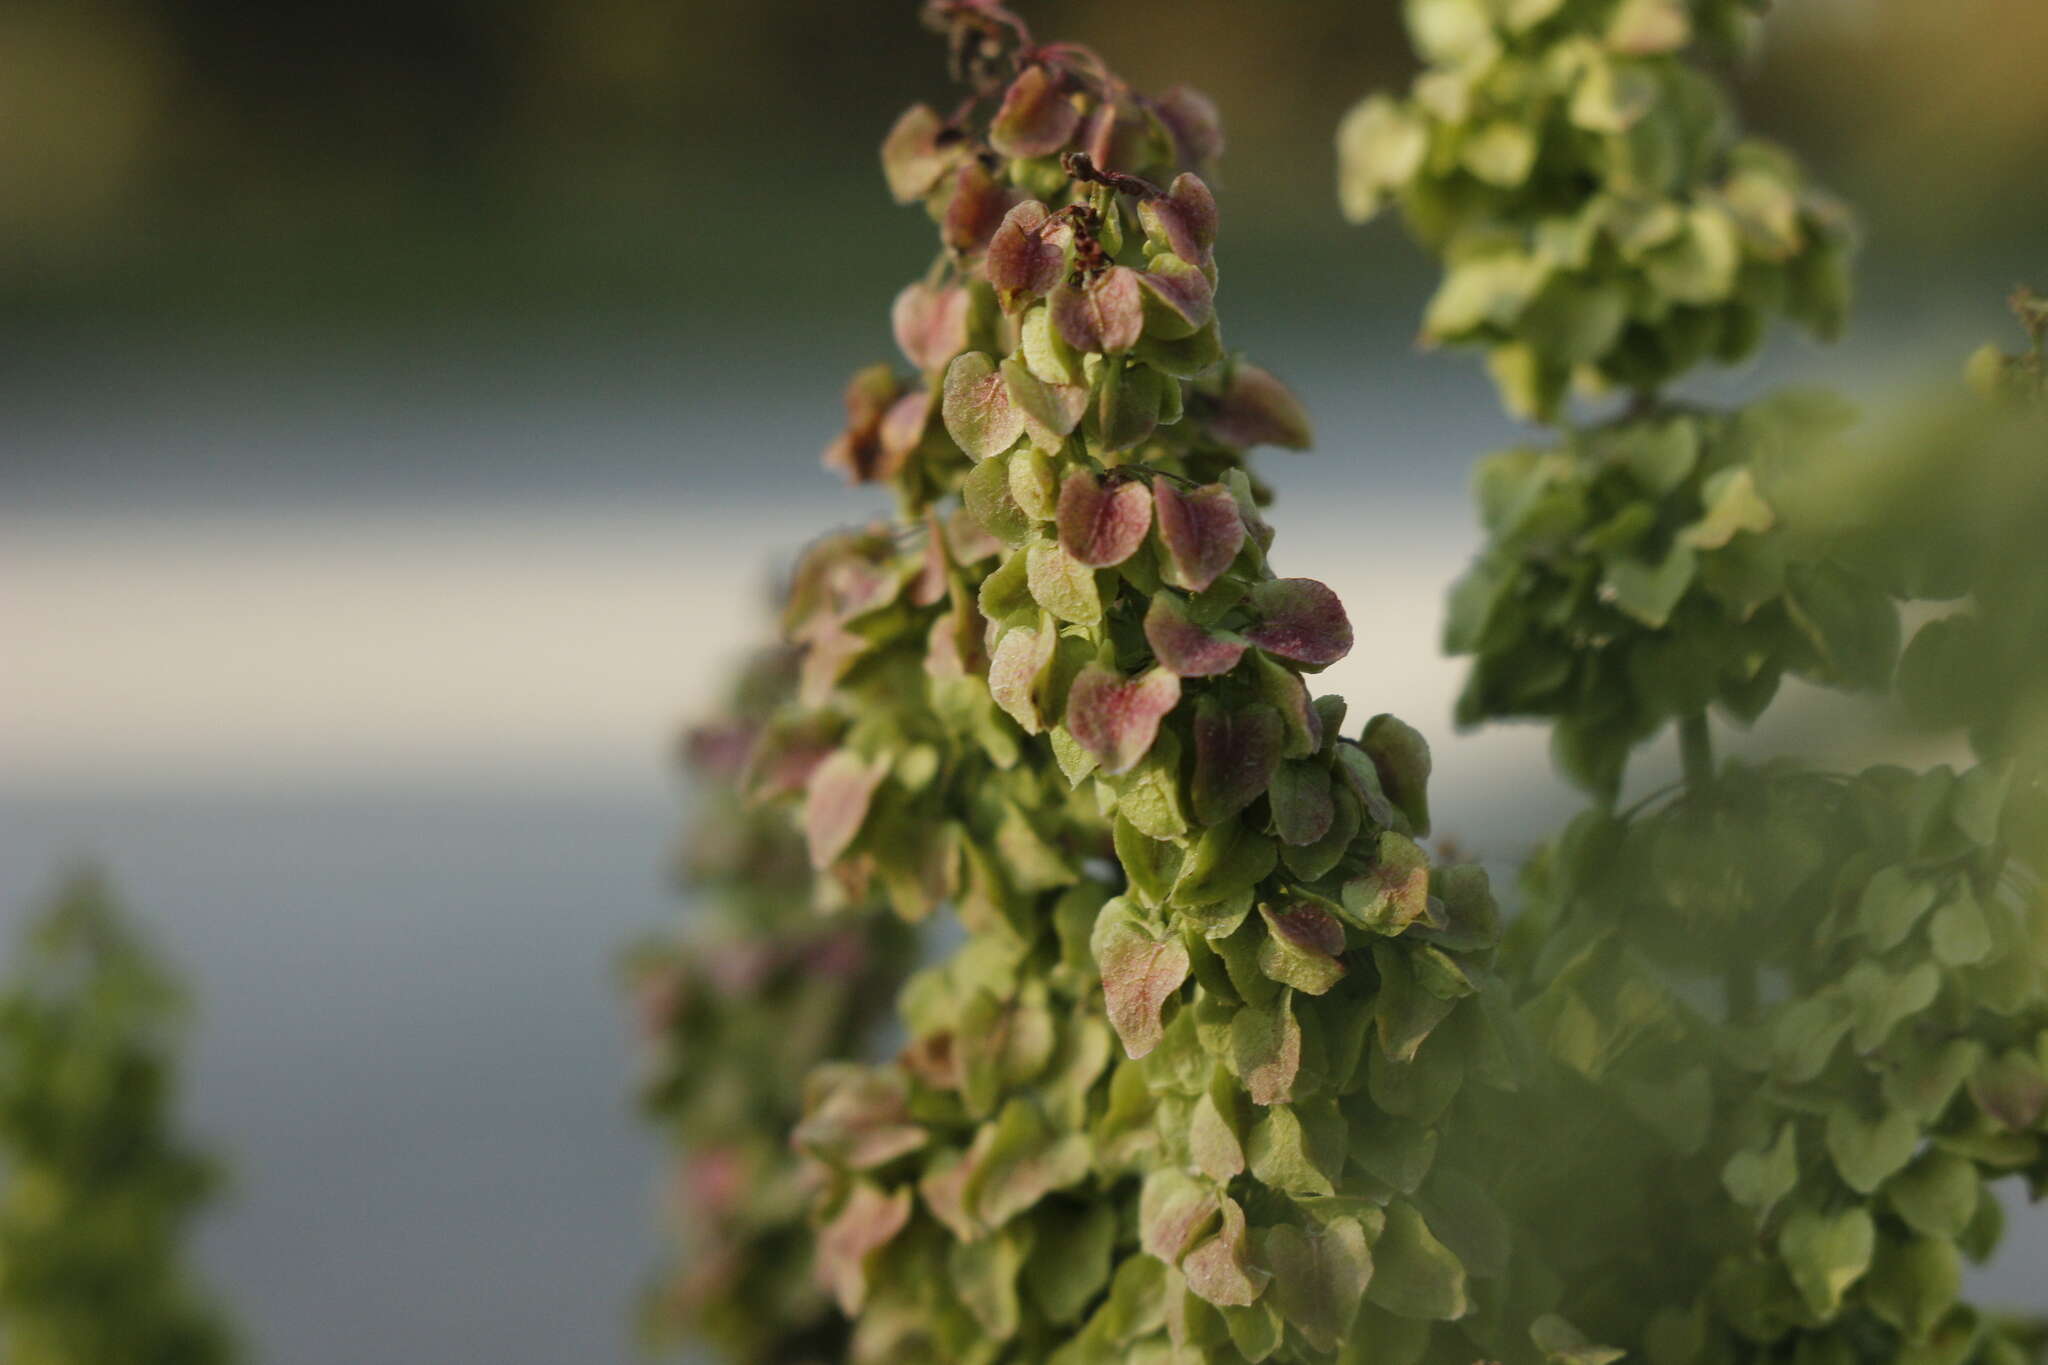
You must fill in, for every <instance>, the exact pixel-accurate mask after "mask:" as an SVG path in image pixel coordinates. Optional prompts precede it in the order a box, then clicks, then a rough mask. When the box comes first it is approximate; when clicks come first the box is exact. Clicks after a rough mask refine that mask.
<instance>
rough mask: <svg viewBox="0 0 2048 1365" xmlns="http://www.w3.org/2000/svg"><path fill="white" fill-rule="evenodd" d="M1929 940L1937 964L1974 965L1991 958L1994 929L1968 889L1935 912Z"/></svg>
mask: <svg viewBox="0 0 2048 1365" xmlns="http://www.w3.org/2000/svg"><path fill="white" fill-rule="evenodd" d="M1927 941H1928V943H1929V944H1930V945H1931V946H1932V947H1933V949H1934V959H1935V961H1937V962H1939V963H1941V964H1942V965H1943V966H1946V967H1968V966H1973V965H1975V964H1976V963H1979V962H1982V961H1983V960H1984V959H1985V958H1987V957H1989V956H1990V955H1991V926H1990V924H1989V923H1987V922H1986V921H1985V918H1984V910H1983V907H1981V906H1979V905H1978V904H1977V898H1976V897H1975V896H1974V895H1972V894H1971V893H1970V891H1969V889H1968V888H1963V889H1962V892H1961V894H1960V895H1958V896H1957V897H1956V899H1954V900H1952V901H1950V902H1949V903H1948V904H1947V905H1944V906H1942V907H1941V908H1940V909H1939V910H1937V911H1935V912H1934V919H1933V920H1932V921H1931V922H1930V923H1929V925H1928V927H1927Z"/></svg>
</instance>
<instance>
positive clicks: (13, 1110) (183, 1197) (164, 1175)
mask: <svg viewBox="0 0 2048 1365" xmlns="http://www.w3.org/2000/svg"><path fill="white" fill-rule="evenodd" d="M180 1013H181V997H180V991H179V989H178V987H177V984H176V982H175V981H174V980H173V979H172V978H171V976H170V975H169V973H168V972H167V971H166V969H165V968H164V967H163V966H162V965H161V964H160V963H159V962H158V961H157V960H156V958H155V957H154V955H153V954H152V953H151V952H150V950H149V948H148V947H147V945H146V944H145V943H144V942H143V940H142V939H141V937H140V936H139V935H138V933H137V932H136V930H135V929H134V927H133V926H132V925H131V924H130V923H129V922H128V921H127V919H126V917H125V916H124V915H123V914H122V913H121V912H120V910H119V909H118V908H117V907H116V905H115V904H114V901H113V899H112V897H111V895H110V893H109V892H108V891H107V889H106V887H105V885H104V884H103V883H102V882H101V881H100V880H99V878H98V877H96V876H94V875H92V874H90V873H81V874H78V875H75V876H73V877H71V878H70V879H69V880H67V881H66V882H65V883H64V885H63V886H62V887H61V888H60V889H59V890H58V892H57V894H56V895H55V896H54V897H53V898H52V899H51V901H50V903H49V906H48V908H47V909H45V910H44V911H43V912H42V913H41V914H39V915H38V916H36V917H35V918H34V919H33V920H32V921H31V922H30V923H29V924H28V925H27V927H26V930H25V932H24V934H23V936H22V939H21V942H20V944H19V947H18V951H17V953H16V955H15V957H14V961H13V963H12V965H11V970H10V971H9V973H8V979H7V981H6V984H5V986H4V989H0V1161H4V1163H5V1167H6V1174H7V1185H6V1196H5V1202H4V1205H0V1354H4V1356H5V1358H6V1359H7V1360H9V1361H13V1362H17V1365H131V1363H132V1362H135V1361H144V1360H146V1361H152V1362H155V1361H162V1362H164V1363H165V1365H212V1363H213V1362H218V1361H226V1360H231V1359H233V1358H234V1357H235V1354H236V1352H235V1349H234V1342H233V1336H232V1333H231V1331H230V1329H229V1326H228V1324H227V1322H226V1320H225V1318H223V1316H222V1315H221V1314H220V1313H219V1311H218V1310H217V1309H216V1308H214V1306H213V1305H212V1304H211V1303H209V1302H208V1301H207V1299H206V1298H205V1296H204V1295H203V1294H202V1293H201V1292H200V1291H199V1290H198V1289H197V1288H196V1287H195V1286H194V1285H193V1283H192V1282H191V1279H190V1277H189V1274H188V1272H187V1270H186V1268H185V1266H184V1265H183V1263H182V1261H183V1254H182V1243H183V1239H184V1236H185V1233H186V1229H187V1228H188V1226H189V1225H190V1223H191V1221H192V1219H193V1218H194V1216H195V1215H197V1214H198V1213H199V1211H200V1210H201V1209H202V1208H203V1207H204V1205H205V1203H206V1201H207V1199H208V1198H209V1197H210V1196H211V1194H212V1193H213V1192H214V1190H215V1188H216V1187H217V1185H218V1182H219V1172H218V1169H217V1167H216V1166H215V1164H214V1163H213V1161H212V1160H211V1159H210V1158H208V1157H207V1156H205V1155H203V1154H202V1153H200V1152H199V1151H197V1150H196V1149H194V1148H192V1147H191V1146H189V1145H188V1144H187V1143H186V1142H184V1141H183V1140H182V1139H181V1138H180V1137H179V1136H178V1135H177V1134H176V1132H175V1130H174V1128H173V1126H172V1112H171V1109H172V1104H173V1102H174V1100H175V1096H176V1082H177V1071H176V1064H177V1059H176V1053H175V1045H174V1028H175V1026H176V1024H177V1022H178V1019H179V1015H180Z"/></svg>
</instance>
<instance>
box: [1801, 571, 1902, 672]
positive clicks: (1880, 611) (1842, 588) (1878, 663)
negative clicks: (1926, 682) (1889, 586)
mask: <svg viewBox="0 0 2048 1365" xmlns="http://www.w3.org/2000/svg"><path fill="white" fill-rule="evenodd" d="M1785 605H1786V608H1787V609H1788V610H1789V611H1790V613H1791V615H1792V621H1793V624H1795V625H1796V626H1798V627H1799V629H1800V631H1801V632H1802V633H1803V634H1804V635H1805V636H1806V638H1807V640H1808V641H1809V642H1810V643H1811V644H1812V646H1813V649H1814V653H1815V655H1816V658H1817V661H1818V662H1817V668H1816V670H1815V676H1816V677H1817V678H1818V680H1819V681H1821V682H1825V683H1827V684H1829V685H1830V686H1834V687H1848V688H1860V689H1864V690H1868V691H1881V690H1882V689H1883V688H1885V687H1886V686H1887V685H1889V683H1890V682H1891V676H1892V665H1893V663H1894V661H1895V660H1896V659H1897V657H1898V653H1899V615H1898V611H1897V609H1896V608H1895V607H1894V606H1893V604H1892V601H1891V599H1890V598H1888V597H1887V596H1885V594H1884V592H1883V590H1882V589H1880V588H1878V587H1877V586H1876V585H1874V584H1872V583H1869V582H1867V581H1865V580H1863V579H1860V578H1858V577H1856V576H1855V575H1853V574H1851V573H1849V572H1848V571H1846V570H1844V569H1841V568H1838V567H1836V566H1835V565H1834V564H1833V563H1832V562H1823V563H1820V564H1817V565H1794V566H1792V567H1791V568H1789V569H1787V570H1786V576H1785Z"/></svg>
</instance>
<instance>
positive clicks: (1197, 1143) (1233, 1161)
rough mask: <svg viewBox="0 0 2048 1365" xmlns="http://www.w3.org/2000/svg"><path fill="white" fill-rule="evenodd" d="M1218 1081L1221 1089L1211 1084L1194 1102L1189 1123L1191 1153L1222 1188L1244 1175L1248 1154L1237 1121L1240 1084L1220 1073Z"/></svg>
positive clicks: (1199, 1166) (1201, 1168)
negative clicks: (1232, 1179) (1234, 1178)
mask: <svg viewBox="0 0 2048 1365" xmlns="http://www.w3.org/2000/svg"><path fill="white" fill-rule="evenodd" d="M1217 1079H1218V1080H1220V1081H1221V1082H1222V1083H1221V1084H1220V1085H1218V1084H1214V1083H1212V1084H1211V1085H1210V1087H1209V1089H1207V1090H1205V1091H1203V1092H1202V1094H1201V1095H1200V1096H1199V1097H1198V1098H1197V1099H1196V1100H1195V1111H1194V1115H1193V1117H1192V1118H1191V1119H1190V1120H1189V1122H1188V1153H1189V1155H1190V1156H1192V1157H1193V1158H1194V1162H1195V1165H1196V1166H1197V1167H1198V1168H1200V1170H1201V1172H1202V1174H1204V1175H1206V1176H1208V1177H1209V1178H1210V1179H1211V1180H1214V1181H1216V1182H1217V1183H1219V1184H1223V1183H1226V1182H1228V1181H1229V1180H1230V1179H1231V1178H1232V1177H1234V1176H1238V1175H1242V1174H1243V1173H1244V1169H1245V1154H1244V1144H1243V1142H1242V1141H1240V1140H1239V1138H1238V1133H1237V1123H1236V1117H1235V1116H1236V1111H1237V1093H1238V1092H1237V1084H1236V1082H1235V1081H1234V1080H1232V1079H1230V1077H1229V1074H1228V1073H1227V1072H1223V1071H1221V1069H1219V1070H1218V1073H1217ZM1219 1096H1221V1098H1219Z"/></svg>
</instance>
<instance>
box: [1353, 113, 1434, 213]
mask: <svg viewBox="0 0 2048 1365" xmlns="http://www.w3.org/2000/svg"><path fill="white" fill-rule="evenodd" d="M1428 151H1429V126H1428V124H1427V123H1425V122H1424V121H1423V120H1422V119H1421V118H1419V117H1417V116H1416V115H1415V114H1413V113H1411V112H1410V111H1409V110H1407V109H1404V108H1402V107H1401V105H1400V104H1399V103H1398V102H1396V101H1395V100H1393V99H1390V98H1389V97H1387V96H1385V95H1373V96H1370V97H1368V98H1367V99H1365V100H1363V101H1361V102H1360V103H1359V104H1358V105H1357V106H1356V107H1354V108H1353V109H1352V110H1351V112H1349V113H1347V114H1346V115H1345V116H1344V121H1343V122H1342V123H1340V124H1338V125H1337V161H1338V166H1339V170H1338V180H1337V185H1338V191H1337V193H1338V199H1339V201H1340V203H1341V204H1342V207H1343V211H1344V216H1345V217H1346V218H1349V219H1350V220H1351V221H1352V222H1354V223H1362V222H1365V221H1366V220H1367V219H1369V218H1372V217H1373V216H1374V215H1376V214H1377V213H1378V212H1379V211H1380V207H1381V205H1382V204H1383V203H1384V202H1385V198H1386V193H1387V191H1388V190H1392V189H1398V188H1400V187H1401V186H1403V185H1406V184H1407V183H1408V181H1409V180H1410V179H1411V178H1412V177H1413V176H1414V175H1415V173H1416V171H1418V170H1420V169H1421V167H1422V160H1423V157H1424V156H1426V155H1427V154H1428Z"/></svg>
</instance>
